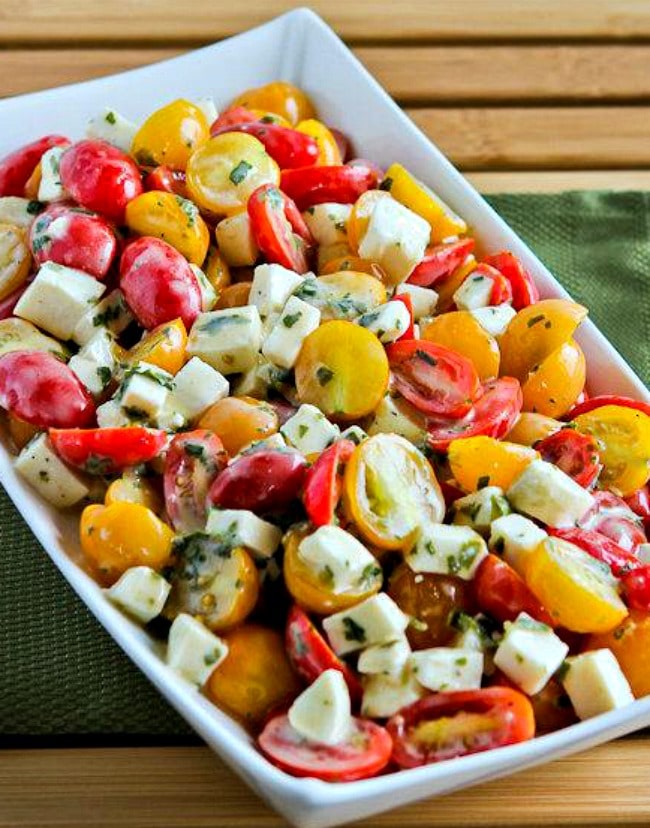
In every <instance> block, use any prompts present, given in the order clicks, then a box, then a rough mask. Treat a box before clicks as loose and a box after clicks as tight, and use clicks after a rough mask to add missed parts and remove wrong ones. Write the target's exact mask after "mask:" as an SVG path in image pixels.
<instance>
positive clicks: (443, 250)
mask: <svg viewBox="0 0 650 828" xmlns="http://www.w3.org/2000/svg"><path fill="white" fill-rule="evenodd" d="M473 250H474V239H460V240H459V241H455V242H441V243H440V244H435V245H433V246H431V247H427V250H426V253H425V254H424V258H423V259H422V261H421V262H420V264H419V265H418V266H417V267H416V268H415V270H414V271H413V272H412V273H411V275H410V276H409V277H408V279H407V280H406V281H407V282H408V283H409V284H411V285H420V287H432V286H433V285H435V284H436V282H439V281H441V280H442V279H446V278H447V276H451V274H452V273H453V272H454V270H456V269H457V268H458V267H460V266H461V265H462V263H463V262H464V261H465V259H466V258H467V256H469V254H470V253H471V252H472V251H473Z"/></svg>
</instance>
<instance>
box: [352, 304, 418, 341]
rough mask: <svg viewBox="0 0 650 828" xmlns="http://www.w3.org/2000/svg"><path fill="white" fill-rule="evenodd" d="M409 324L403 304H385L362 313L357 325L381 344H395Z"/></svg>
mask: <svg viewBox="0 0 650 828" xmlns="http://www.w3.org/2000/svg"><path fill="white" fill-rule="evenodd" d="M410 323H411V317H410V315H409V312H408V310H407V308H406V305H405V304H404V303H403V302H386V303H385V304H383V305H379V307H376V308H374V309H373V310H371V311H368V313H364V314H363V316H360V317H359V318H358V319H357V324H358V325H361V327H362V328H368V330H369V331H372V333H374V334H375V336H376V337H377V339H378V340H379V341H380V342H383V343H389V342H395V340H396V339H399V338H400V336H402V335H403V333H404V331H405V330H406V329H407V328H408V326H409V325H410Z"/></svg>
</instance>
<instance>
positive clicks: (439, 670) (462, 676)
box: [411, 647, 483, 693]
mask: <svg viewBox="0 0 650 828" xmlns="http://www.w3.org/2000/svg"><path fill="white" fill-rule="evenodd" d="M411 664H412V667H413V672H414V673H415V677H416V678H417V680H418V681H419V682H420V684H421V685H422V686H423V687H426V688H427V690H433V691H434V692H437V693H441V692H444V691H445V690H477V689H478V688H479V687H480V686H481V678H482V677H483V653H480V652H477V651H476V650H470V649H468V650H460V649H457V648H456V647H432V648H431V649H429V650H418V651H417V652H416V653H413V655H412V656H411Z"/></svg>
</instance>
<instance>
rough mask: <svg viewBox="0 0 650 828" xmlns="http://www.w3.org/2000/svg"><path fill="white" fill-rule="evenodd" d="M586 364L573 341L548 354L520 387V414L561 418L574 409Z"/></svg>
mask: <svg viewBox="0 0 650 828" xmlns="http://www.w3.org/2000/svg"><path fill="white" fill-rule="evenodd" d="M586 377H587V363H586V361H585V355H584V354H583V353H582V349H581V348H580V346H579V345H578V343H577V342H575V341H574V340H573V339H570V340H569V341H568V342H564V343H563V344H562V345H560V347H559V348H556V349H555V350H554V351H553V352H552V353H550V354H549V355H548V356H547V357H546V359H545V360H544V361H543V362H542V364H541V365H540V366H539V367H538V368H534V369H533V370H532V371H531V372H530V374H528V379H527V380H526V382H525V383H524V384H523V385H522V387H521V390H522V393H523V396H524V410H525V411H532V412H535V413H539V414H545V415H546V416H547V417H561V416H562V415H563V414H566V412H567V411H568V410H569V409H570V408H571V407H572V406H573V405H574V403H575V401H576V400H577V399H578V397H579V396H580V394H581V393H582V390H583V388H584V387H585V379H586Z"/></svg>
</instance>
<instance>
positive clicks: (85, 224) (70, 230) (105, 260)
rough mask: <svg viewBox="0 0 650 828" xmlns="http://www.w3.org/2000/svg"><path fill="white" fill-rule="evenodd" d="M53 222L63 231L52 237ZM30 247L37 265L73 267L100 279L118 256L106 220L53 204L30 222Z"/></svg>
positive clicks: (115, 240)
mask: <svg viewBox="0 0 650 828" xmlns="http://www.w3.org/2000/svg"><path fill="white" fill-rule="evenodd" d="M56 219H61V220H62V223H64V230H63V231H62V233H61V234H57V235H56V236H55V237H54V238H52V236H50V235H49V234H48V228H49V227H50V225H51V224H52V222H54V221H55V220H56ZM29 244H30V247H31V251H32V256H33V257H34V261H35V262H36V264H37V265H42V264H43V262H56V263H57V264H61V265H65V266H66V267H73V268H76V269H78V270H83V271H84V273H89V274H90V275H91V276H94V277H95V278H96V279H103V278H104V277H105V276H106V274H107V273H108V270H109V268H110V266H111V264H112V263H113V259H114V258H115V254H116V253H117V239H116V238H115V233H114V232H113V229H112V228H111V226H110V225H109V223H108V222H107V221H106V219H104V218H102V217H101V216H98V215H97V214H96V213H85V212H83V211H80V210H78V209H71V208H69V207H66V206H64V205H59V204H54V205H52V206H51V207H48V208H47V210H44V211H43V212H42V213H41V214H40V215H39V216H38V217H37V218H36V219H35V221H33V222H32V226H31V228H30V231H29Z"/></svg>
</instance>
